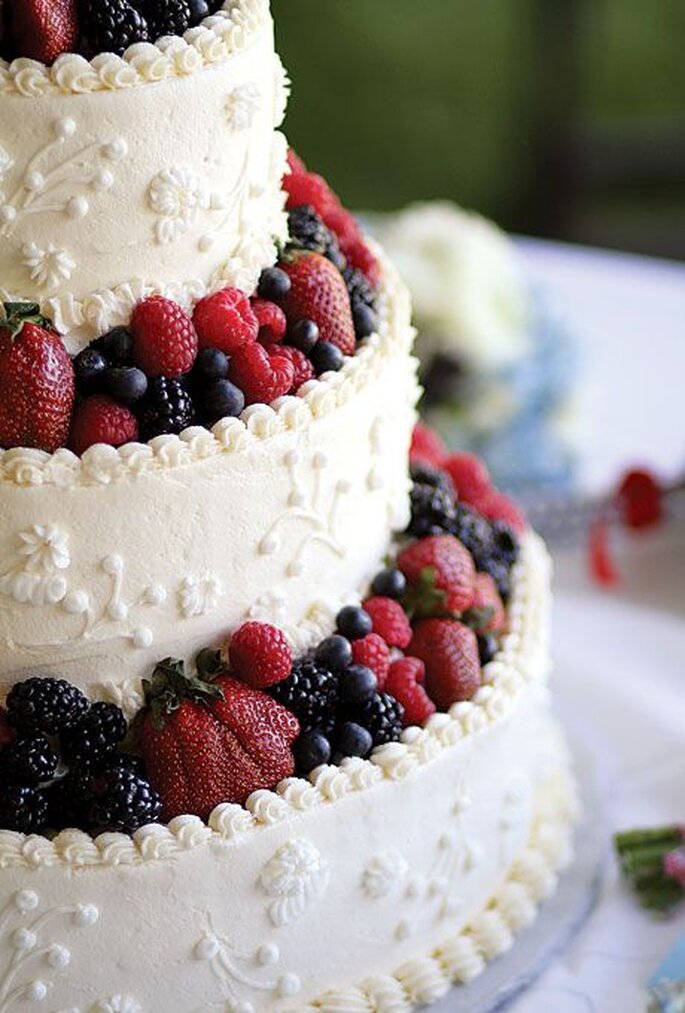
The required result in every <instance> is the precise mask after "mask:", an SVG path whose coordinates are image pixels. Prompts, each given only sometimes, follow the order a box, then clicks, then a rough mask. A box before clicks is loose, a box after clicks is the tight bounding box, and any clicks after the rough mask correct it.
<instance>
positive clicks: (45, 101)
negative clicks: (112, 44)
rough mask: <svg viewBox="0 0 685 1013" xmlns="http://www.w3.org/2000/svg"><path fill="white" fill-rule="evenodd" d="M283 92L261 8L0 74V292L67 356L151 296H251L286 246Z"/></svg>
mask: <svg viewBox="0 0 685 1013" xmlns="http://www.w3.org/2000/svg"><path fill="white" fill-rule="evenodd" d="M287 96H288V81H287V77H286V75H285V72H284V70H283V67H282V64H281V62H280V60H279V58H278V56H277V55H276V53H275V49H274V37H273V22H272V19H271V15H270V12H269V3H268V0H227V2H226V3H225V5H224V8H223V9H222V10H221V11H219V12H218V13H217V14H215V15H213V16H212V17H210V18H207V19H206V20H205V21H204V22H203V23H202V25H200V26H198V27H197V28H193V29H190V30H189V31H188V32H186V33H185V36H184V37H183V38H180V37H168V38H164V39H161V40H159V41H158V43H157V44H156V45H152V44H150V43H140V44H136V45H134V46H131V47H130V48H129V49H128V50H127V51H126V52H125V54H124V56H123V57H118V56H114V55H113V54H108V53H103V54H100V55H99V56H96V57H95V58H94V59H93V60H92V61H90V62H89V61H87V60H86V59H84V58H83V57H81V56H77V55H74V54H65V55H63V56H60V57H59V58H58V59H57V60H56V61H55V63H54V64H53V65H52V66H51V67H45V66H43V65H42V64H40V63H37V62H35V61H33V60H28V59H17V60H14V61H13V62H12V63H11V64H7V63H6V62H0V278H2V288H0V296H1V297H2V299H3V300H17V299H20V300H29V301H32V302H37V303H39V304H40V306H41V309H42V311H43V312H44V313H45V314H46V315H47V316H49V317H50V318H51V319H52V320H53V321H54V323H55V325H56V327H57V328H58V330H59V331H60V332H62V333H63V334H64V335H65V343H66V344H67V347H68V348H69V350H70V351H72V352H73V351H76V350H78V349H79V348H81V347H83V345H85V344H86V343H87V342H88V341H89V340H90V339H92V338H93V337H94V336H96V335H98V334H102V333H103V332H104V331H106V330H107V329H108V328H109V327H112V326H115V325H117V324H119V323H124V322H127V321H128V319H129V317H130V314H131V310H132V308H133V306H134V305H135V303H136V302H138V301H139V300H140V299H141V298H142V297H144V296H145V295H148V294H150V293H153V292H155V293H162V294H165V295H169V296H170V297H172V298H174V299H175V300H177V301H178V302H181V303H182V304H189V303H191V302H193V301H194V300H196V299H197V298H199V297H200V296H202V295H203V294H205V293H206V292H208V291H215V290H217V289H220V288H222V287H224V286H226V285H235V286H236V287H239V288H241V289H243V290H245V291H252V290H253V289H254V287H255V284H256V282H257V279H258V277H259V273H260V271H261V269H262V268H263V267H264V266H265V265H266V264H268V263H272V262H273V260H274V259H275V255H276V253H275V240H278V239H282V238H284V236H285V235H286V220H285V216H284V214H283V199H284V198H283V195H282V192H281V188H280V181H281V178H282V176H283V172H284V168H285V159H286V142H285V139H284V138H283V137H282V135H281V134H280V133H278V130H277V128H278V127H279V126H280V124H281V122H282V120H283V117H284V115H285V108H286V103H287Z"/></svg>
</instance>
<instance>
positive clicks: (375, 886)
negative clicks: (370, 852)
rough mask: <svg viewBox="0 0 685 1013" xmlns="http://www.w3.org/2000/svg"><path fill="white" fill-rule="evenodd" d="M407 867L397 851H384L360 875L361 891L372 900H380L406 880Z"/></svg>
mask: <svg viewBox="0 0 685 1013" xmlns="http://www.w3.org/2000/svg"><path fill="white" fill-rule="evenodd" d="M408 871H409V865H408V864H407V861H406V859H404V858H403V857H402V855H400V853H399V852H398V851H384V852H382V853H381V854H379V855H375V856H374V858H372V859H371V861H370V862H369V863H368V865H367V866H366V868H365V869H364V872H363V873H362V890H363V892H364V893H365V894H366V895H367V897H371V898H372V899H373V900H380V899H381V898H382V897H387V896H388V894H390V893H392V891H393V889H394V888H395V887H396V886H398V885H399V884H400V883H402V882H403V880H404V879H405V878H406V875H407V873H408Z"/></svg>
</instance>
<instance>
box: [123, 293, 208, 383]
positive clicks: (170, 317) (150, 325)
mask: <svg viewBox="0 0 685 1013" xmlns="http://www.w3.org/2000/svg"><path fill="white" fill-rule="evenodd" d="M131 333H132V335H133V359H134V361H135V364H136V366H138V367H139V368H140V369H142V370H143V372H144V373H147V375H148V376H168V377H176V376H181V375H182V374H183V373H187V372H188V370H189V369H191V368H192V365H193V363H194V362H195V358H196V356H197V347H198V344H197V334H196V333H195V328H194V327H193V321H192V320H191V319H190V317H189V316H188V314H187V313H186V311H185V310H184V309H183V308H182V307H181V306H179V305H178V303H175V302H173V301H172V300H171V299H166V298H165V297H164V296H161V295H153V296H150V297H149V298H148V299H143V301H142V302H139V303H138V305H137V306H136V308H135V309H134V311H133V316H132V318H131Z"/></svg>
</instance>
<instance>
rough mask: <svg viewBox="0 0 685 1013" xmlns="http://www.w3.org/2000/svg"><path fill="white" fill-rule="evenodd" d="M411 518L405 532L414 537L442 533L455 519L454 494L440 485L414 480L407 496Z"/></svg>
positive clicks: (449, 529)
mask: <svg viewBox="0 0 685 1013" xmlns="http://www.w3.org/2000/svg"><path fill="white" fill-rule="evenodd" d="M409 500H410V504H411V520H410V521H409V527H408V528H407V532H408V534H410V535H414V536H415V537H416V538H425V537H426V536H427V535H443V534H445V532H450V531H452V528H453V525H454V521H455V507H454V496H453V495H452V493H451V492H446V491H445V489H444V488H442V486H434V485H427V484H424V483H422V482H415V483H414V485H413V486H412V489H411V493H410V496H409Z"/></svg>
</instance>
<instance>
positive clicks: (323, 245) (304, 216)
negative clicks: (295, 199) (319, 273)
mask: <svg viewBox="0 0 685 1013" xmlns="http://www.w3.org/2000/svg"><path fill="white" fill-rule="evenodd" d="M288 231H289V233H290V242H291V245H293V246H297V247H299V248H301V249H303V250H311V251H312V253H320V254H321V255H322V256H324V257H327V258H328V260H330V261H331V262H332V263H334V264H335V266H336V267H337V268H338V270H339V271H342V270H344V268H345V258H344V256H343V255H342V253H341V251H340V245H339V243H338V240H337V237H336V236H335V235H334V234H333V233H332V232H331V230H330V229H329V228H327V227H326V226H325V225H324V223H323V221H322V219H321V217H320V216H319V215H318V214H317V213H316V211H315V210H314V208H313V207H312V206H311V205H310V204H300V205H298V206H297V207H295V208H293V209H292V210H291V211H289V212H288Z"/></svg>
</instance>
